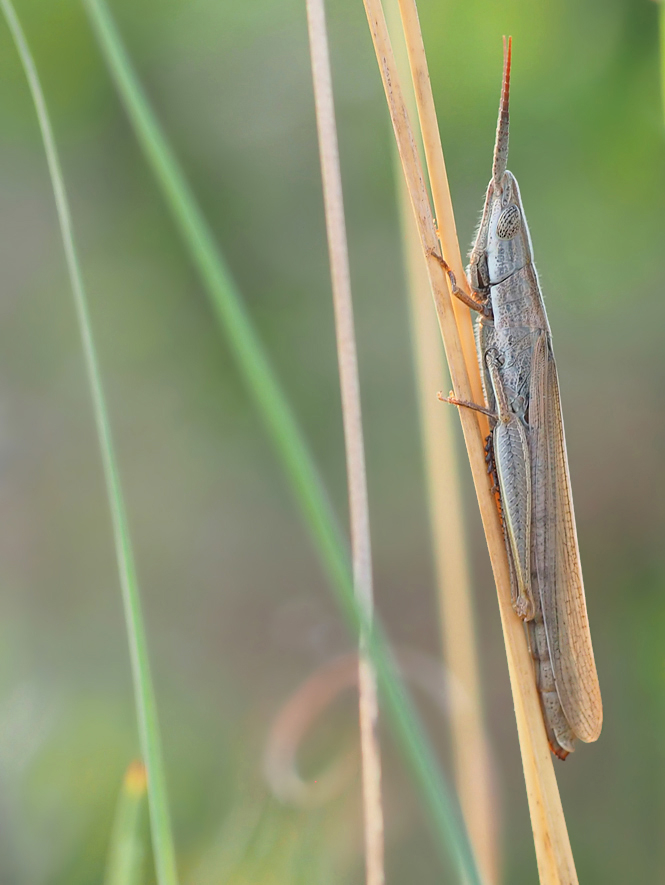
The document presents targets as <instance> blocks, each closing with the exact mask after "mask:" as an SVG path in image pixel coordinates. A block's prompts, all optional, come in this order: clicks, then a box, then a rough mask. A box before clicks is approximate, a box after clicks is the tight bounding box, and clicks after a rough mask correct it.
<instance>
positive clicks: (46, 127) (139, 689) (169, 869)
mask: <svg viewBox="0 0 665 885" xmlns="http://www.w3.org/2000/svg"><path fill="white" fill-rule="evenodd" d="M0 6H1V7H2V11H3V13H4V16H5V18H6V20H7V24H8V25H9V29H10V31H11V33H12V37H13V38H14V42H15V44H16V48H17V50H18V53H19V56H20V58H21V63H22V65H23V69H24V70H25V75H26V77H27V80H28V84H29V86H30V92H31V93H32V98H33V101H34V103H35V109H36V112H37V118H38V121H39V128H40V130H41V134H42V138H43V141H44V149H45V151H46V159H47V162H48V168H49V173H50V175H51V183H52V185H53V193H54V196H55V203H56V209H57V213H58V220H59V222H60V230H61V232H62V241H63V245H64V249H65V257H66V259H67V269H68V271H69V276H70V279H71V284H72V290H73V293H74V303H75V306H76V315H77V319H78V324H79V331H80V333H81V340H82V344H83V354H84V358H85V366H86V371H87V376H88V383H89V385H90V393H91V396H92V403H93V410H94V415H95V424H96V426H97V434H98V437H99V446H100V450H101V456H102V464H103V468H104V478H105V481H106V491H107V495H108V500H109V507H110V510H111V519H112V523H113V534H114V539H115V550H116V557H117V562H118V571H119V576H120V584H121V588H122V600H123V608H124V612H125V622H126V626H127V635H128V640H129V652H130V658H131V666H132V677H133V682H134V696H135V701H136V712H137V718H138V725H139V739H140V744H141V753H142V756H143V759H144V761H145V764H146V768H147V771H148V804H149V808H150V827H151V832H152V842H153V853H154V858H155V868H156V870H157V880H158V883H159V885H177V881H178V879H177V874H176V865H175V853H174V849H173V838H172V835H171V822H170V818H169V811H168V805H167V797H166V782H165V778H164V768H163V763H162V751H161V741H160V738H159V726H158V722H157V709H156V705H155V693H154V689H153V685H152V677H151V675H150V666H149V663H148V649H147V642H146V635H145V627H144V624H143V615H142V612H141V603H140V596H139V588H138V581H137V577H136V568H135V565H134V556H133V553H132V547H131V542H130V535H129V527H128V523H127V515H126V512H125V504H124V500H123V496H122V489H121V486H120V477H119V474H118V468H117V465H116V460H115V455H114V452H113V442H112V438H111V426H110V423H109V418H108V413H107V409H106V402H105V399H104V391H103V388H102V382H101V375H100V371H99V366H98V363H97V354H96V351H95V344H94V340H93V337H92V327H91V324H90V317H89V314H88V304H87V299H86V295H85V289H84V287H83V278H82V276H81V269H80V266H79V261H78V257H77V254H76V248H75V246H74V233H73V229H72V222H71V214H70V211H69V203H68V200H67V194H66V192H65V184H64V179H63V176H62V170H61V168H60V160H59V159H58V153H57V149H56V146H55V139H54V137H53V131H52V129H51V123H50V120H49V116H48V111H47V109H46V103H45V101H44V94H43V92H42V88H41V85H40V82H39V77H38V75H37V69H36V67H35V63H34V61H33V58H32V55H31V53H30V49H29V48H28V44H27V42H26V39H25V35H24V33H23V29H22V28H21V24H20V22H19V20H18V18H17V16H16V13H15V11H14V7H13V5H12V3H11V0H0Z"/></svg>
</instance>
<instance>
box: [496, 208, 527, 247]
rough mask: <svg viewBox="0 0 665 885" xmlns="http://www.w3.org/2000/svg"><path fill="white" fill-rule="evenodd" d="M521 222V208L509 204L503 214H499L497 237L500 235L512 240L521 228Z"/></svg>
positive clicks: (501, 238)
mask: <svg viewBox="0 0 665 885" xmlns="http://www.w3.org/2000/svg"><path fill="white" fill-rule="evenodd" d="M521 223H522V216H521V215H520V210H519V209H518V208H517V206H514V205H513V206H508V207H507V208H506V209H504V210H503V212H502V213H501V215H499V220H498V222H497V224H496V235H497V237H499V239H500V240H510V239H511V237H514V236H515V234H516V233H517V231H518V230H519V229H520V225H521Z"/></svg>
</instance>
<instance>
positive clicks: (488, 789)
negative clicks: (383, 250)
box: [387, 0, 500, 885]
mask: <svg viewBox="0 0 665 885" xmlns="http://www.w3.org/2000/svg"><path fill="white" fill-rule="evenodd" d="M399 16H400V13H399V5H398V0H390V3H389V4H388V5H387V18H388V22H389V25H390V32H391V34H392V35H393V40H394V41H395V40H396V41H397V42H394V43H393V46H394V50H395V57H396V62H397V68H398V70H399V72H400V78H401V81H402V83H403V84H404V100H405V102H406V104H407V109H408V113H409V117H410V118H411V119H415V118H416V113H417V112H416V104H415V96H414V92H413V90H412V89H409V85H410V82H409V62H408V58H407V54H406V47H405V44H404V41H403V40H402V39H400V37H401V33H400V32H401V27H400V20H399ZM414 135H415V137H416V139H417V138H418V133H417V132H416V133H414ZM398 180H399V185H398V186H399V209H400V219H401V227H402V241H403V243H404V253H405V259H406V269H407V276H408V288H409V296H410V297H409V304H410V312H411V326H412V335H413V340H414V355H415V362H416V376H417V384H418V391H419V399H420V421H421V433H422V439H423V450H424V461H425V471H426V477H427V494H428V500H429V510H430V525H431V532H432V547H433V556H434V565H435V572H436V582H437V589H438V599H439V612H440V621H441V623H440V631H441V638H442V645H443V652H444V660H445V664H446V668H447V670H448V672H449V673H450V675H451V677H452V679H451V684H453V685H459V686H460V688H461V692H458V693H457V694H456V695H455V696H454V697H453V701H454V703H453V704H452V707H451V710H450V728H451V736H452V748H453V757H454V765H455V785H456V788H457V794H458V796H459V801H460V805H461V808H462V814H463V815H464V820H465V823H466V826H467V830H468V831H469V837H470V839H471V843H472V845H473V849H474V852H475V854H476V858H477V861H478V866H479V868H480V872H481V874H482V877H483V881H484V882H486V883H488V885H495V883H497V882H498V881H499V870H500V860H499V843H498V831H499V829H500V827H499V823H498V820H497V813H498V809H497V801H496V791H495V787H494V777H493V772H492V769H491V764H490V750H489V741H488V737H487V732H486V728H485V724H484V720H483V703H482V693H481V689H480V676H479V672H478V650H477V640H476V630H475V624H474V616H473V601H472V595H471V580H470V574H469V557H468V548H467V543H466V533H465V528H464V521H463V518H462V514H463V506H462V494H461V489H460V483H459V464H458V456H457V451H456V446H455V439H454V430H453V422H454V421H456V420H457V418H456V416H455V413H454V412H453V410H452V409H442V408H441V404H440V403H439V401H438V400H437V399H436V398H435V397H434V396H433V395H432V394H433V393H434V391H436V390H439V389H440V388H441V387H444V389H448V388H449V386H450V378H449V376H448V372H447V369H446V365H445V360H444V355H443V349H442V346H441V336H440V334H439V331H438V329H437V327H436V324H435V322H433V321H434V320H435V316H436V315H435V313H434V312H433V304H432V295H431V290H430V284H429V279H428V276H427V267H426V265H425V262H424V261H423V254H422V249H421V247H420V238H419V236H418V230H417V228H416V225H415V222H414V219H413V212H412V211H411V205H410V201H409V194H408V192H407V190H406V186H405V185H404V181H403V178H402V175H401V172H399V173H398ZM451 220H452V223H453V224H454V219H451ZM446 257H447V259H448V261H449V263H451V261H450V259H451V257H452V256H450V255H448V254H447V255H446ZM456 257H457V259H458V260H459V262H460V265H461V257H460V255H459V248H458V249H457V255H456ZM462 306H463V305H461V304H460V307H462ZM467 314H468V311H467ZM471 332H472V330H471ZM472 334H473V332H472ZM471 343H472V345H473V340H472V342H471ZM474 353H475V345H474Z"/></svg>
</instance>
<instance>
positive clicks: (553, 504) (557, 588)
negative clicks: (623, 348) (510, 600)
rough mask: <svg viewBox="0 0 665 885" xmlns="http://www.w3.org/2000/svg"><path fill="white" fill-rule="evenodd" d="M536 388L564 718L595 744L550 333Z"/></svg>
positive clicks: (594, 679) (533, 411) (540, 514)
mask: <svg viewBox="0 0 665 885" xmlns="http://www.w3.org/2000/svg"><path fill="white" fill-rule="evenodd" d="M531 381H532V383H531V396H530V401H529V425H530V428H531V443H532V446H533V455H534V457H533V459H532V468H533V476H532V494H533V507H534V510H533V555H534V576H533V577H534V581H535V583H537V590H538V592H539V594H540V600H541V606H542V612H543V620H544V622H545V630H546V634H547V643H548V646H549V651H550V656H551V660H552V667H553V670H554V679H555V682H556V688H557V692H558V695H559V700H560V701H561V706H562V708H563V712H564V714H565V716H566V719H567V720H568V722H569V724H570V726H571V728H572V729H573V730H574V732H575V734H576V735H577V737H579V738H580V739H581V740H583V741H595V740H596V739H597V738H598V735H599V734H600V730H601V727H602V724H603V707H602V701H601V697H600V686H599V684H598V675H597V673H596V664H595V661H594V656H593V647H592V645H591V633H590V632H589V620H588V616H587V609H586V600H585V597H584V584H583V581H582V568H581V565H580V554H579V548H578V544H577V531H576V528H575V515H574V512H573V500H572V494H571V489H570V477H569V474H568V459H567V457H566V442H565V438H564V432H563V419H562V415H561V400H560V395H559V381H558V377H557V371H556V365H555V362H554V356H553V354H552V350H551V347H550V344H549V340H548V336H547V333H546V332H544V331H543V332H541V333H540V334H539V338H538V341H537V342H536V344H535V346H534V352H533V364H532V378H531Z"/></svg>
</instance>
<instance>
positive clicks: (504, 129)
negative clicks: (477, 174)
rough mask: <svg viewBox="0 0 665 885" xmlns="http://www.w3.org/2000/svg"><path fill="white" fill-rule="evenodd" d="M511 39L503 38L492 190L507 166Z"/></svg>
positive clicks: (499, 181) (498, 183)
mask: <svg viewBox="0 0 665 885" xmlns="http://www.w3.org/2000/svg"><path fill="white" fill-rule="evenodd" d="M512 48H513V38H512V37H508V40H506V38H505V37H504V38H503V83H502V86H501V102H500V103H499V120H498V122H497V124H496V142H495V144H494V163H493V164H492V182H493V183H494V190H495V191H496V190H498V188H499V186H500V184H501V178H502V177H503V173H504V172H505V171H506V166H507V164H508V129H509V124H510V120H509V115H508V104H509V101H510V60H511V55H512Z"/></svg>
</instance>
